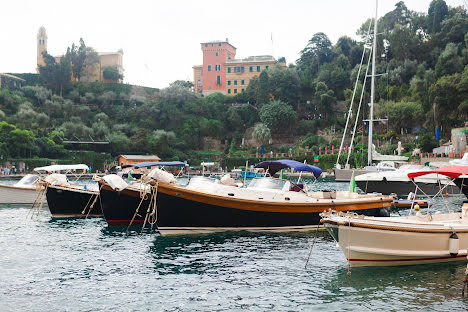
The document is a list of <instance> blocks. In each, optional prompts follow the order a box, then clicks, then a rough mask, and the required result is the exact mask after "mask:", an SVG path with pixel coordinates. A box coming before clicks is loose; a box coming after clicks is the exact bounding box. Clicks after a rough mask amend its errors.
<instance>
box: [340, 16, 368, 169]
mask: <svg viewBox="0 0 468 312" xmlns="http://www.w3.org/2000/svg"><path fill="white" fill-rule="evenodd" d="M371 24H372V23H369V28H368V29H367V35H366V42H365V43H364V49H363V50H362V56H361V64H360V65H359V70H358V73H357V76H356V82H355V83H354V91H353V96H352V97H351V102H350V103H349V111H348V117H347V118H346V125H345V129H344V132H343V137H342V138H341V144H340V149H339V150H338V157H337V158H336V165H338V162H339V161H340V156H341V151H342V150H343V143H344V139H345V136H346V131H347V130H348V124H349V119H350V118H351V113H352V108H353V103H354V96H355V95H356V89H357V84H358V82H359V77H360V76H361V68H362V63H363V62H364V55H365V54H366V50H367V48H366V44H367V43H368V42H369V38H370V28H371Z"/></svg>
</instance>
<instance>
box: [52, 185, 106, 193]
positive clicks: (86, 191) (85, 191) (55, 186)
mask: <svg viewBox="0 0 468 312" xmlns="http://www.w3.org/2000/svg"><path fill="white" fill-rule="evenodd" d="M48 187H49V188H54V189H62V190H66V191H74V192H79V193H86V194H90V195H96V194H99V191H91V190H85V189H79V188H75V187H73V186H63V185H49V186H48Z"/></svg>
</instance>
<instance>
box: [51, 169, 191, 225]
mask: <svg viewBox="0 0 468 312" xmlns="http://www.w3.org/2000/svg"><path fill="white" fill-rule="evenodd" d="M155 163H157V166H179V167H183V166H185V163H183V162H142V163H136V164H132V165H126V166H125V167H126V168H127V169H129V170H130V169H132V168H135V169H139V168H146V167H152V166H154V165H155ZM80 166H81V167H80V168H79V169H81V170H83V171H86V170H88V166H86V165H80ZM48 169H49V170H48V171H51V170H53V169H55V167H54V166H49V167H48ZM77 169H78V168H75V170H77ZM128 172H130V171H128ZM140 174H141V173H140ZM135 175H136V174H135ZM53 177H54V175H50V176H47V177H46V178H45V181H44V182H45V183H44V185H45V186H47V187H46V188H45V191H46V197H47V204H48V206H49V210H50V213H51V214H52V217H54V218H71V217H88V216H89V217H102V215H103V214H102V209H101V201H100V200H99V199H98V196H99V187H98V185H97V184H89V183H88V184H83V183H77V182H74V183H73V182H72V183H68V180H67V179H66V177H64V176H63V175H61V176H57V175H55V177H57V178H58V179H53ZM79 177H80V175H77V179H78V178H79Z"/></svg>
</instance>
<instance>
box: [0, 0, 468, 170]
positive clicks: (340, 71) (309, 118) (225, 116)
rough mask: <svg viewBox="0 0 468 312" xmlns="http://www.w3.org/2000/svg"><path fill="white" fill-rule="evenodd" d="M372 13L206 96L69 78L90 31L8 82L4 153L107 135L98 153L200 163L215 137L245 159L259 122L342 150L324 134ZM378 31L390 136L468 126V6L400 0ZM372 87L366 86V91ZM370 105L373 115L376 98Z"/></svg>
mask: <svg viewBox="0 0 468 312" xmlns="http://www.w3.org/2000/svg"><path fill="white" fill-rule="evenodd" d="M372 22H373V21H372V19H369V20H367V21H364V23H363V24H362V26H361V27H360V28H359V29H358V30H357V34H358V35H359V36H360V38H361V39H360V40H358V41H356V40H354V39H351V38H349V37H341V38H339V39H338V41H337V42H336V44H334V45H333V44H332V43H331V42H330V40H329V38H328V37H327V35H326V34H325V33H322V32H320V33H317V34H315V35H313V37H312V38H311V39H310V40H309V41H308V42H306V43H305V47H304V49H303V50H302V51H301V53H300V55H301V56H300V58H299V59H298V60H297V61H296V62H295V65H293V64H291V65H289V66H288V67H287V68H286V69H283V68H280V67H272V68H270V69H268V70H265V71H263V72H262V73H261V74H260V75H259V76H258V77H257V78H255V79H253V80H252V81H251V82H250V84H249V86H248V88H247V89H246V91H245V92H244V93H242V94H239V95H237V96H235V97H226V96H224V95H222V94H219V93H218V94H213V95H210V96H206V97H203V96H202V95H200V94H197V93H194V92H192V91H191V87H192V84H191V83H190V82H186V81H176V82H174V83H172V84H171V85H170V86H169V87H167V88H165V89H162V90H158V89H151V88H142V87H134V86H133V87H132V86H130V85H125V84H117V83H99V82H93V83H88V82H71V81H70V80H71V77H72V73H73V76H74V77H78V78H79V76H80V74H79V73H80V71H84V70H85V69H86V62H85V61H84V62H83V63H80V62H82V61H83V57H84V59H86V57H87V56H88V55H89V56H90V57H91V56H92V55H93V54H92V49H88V48H86V47H85V46H84V41H83V40H81V41H80V47H79V48H78V47H75V46H74V45H73V46H72V48H71V49H69V52H67V54H66V55H65V56H64V57H63V58H62V60H61V61H60V62H58V63H57V62H56V61H55V60H54V59H53V58H49V57H48V56H47V55H44V56H45V59H46V66H44V67H41V69H40V70H41V74H40V79H39V80H38V79H37V77H34V75H29V76H32V77H29V76H28V77H29V78H27V81H28V82H29V85H26V86H24V87H22V88H20V89H11V90H9V89H0V109H1V110H0V120H1V122H0V151H1V156H2V157H3V159H4V160H6V159H9V158H16V159H17V158H34V157H39V158H52V159H60V158H62V159H71V155H72V154H73V153H76V152H75V151H73V150H77V149H78V150H89V149H91V150H96V149H95V147H92V146H90V145H75V147H74V148H73V147H70V146H68V145H67V146H66V147H67V148H65V145H64V143H63V141H64V140H74V141H108V142H111V144H110V145H108V147H105V148H103V149H102V150H99V149H98V150H97V151H98V152H104V153H106V154H107V155H109V158H110V156H115V155H117V154H121V153H155V154H158V155H159V156H160V157H161V158H162V159H165V160H170V159H173V160H188V161H193V162H197V161H200V160H204V159H207V158H208V157H209V153H208V154H207V153H204V152H203V151H202V146H203V144H202V141H203V138H204V137H210V138H212V139H216V140H219V141H220V142H221V143H222V144H221V146H222V147H223V148H222V150H221V151H219V154H221V158H229V157H242V156H243V153H246V154H245V155H247V153H252V152H254V150H247V149H245V150H242V149H241V148H240V144H241V140H242V138H243V137H245V132H246V130H247V129H248V128H251V127H255V126H256V130H257V128H258V130H257V132H255V130H254V135H258V137H257V139H258V140H257V141H258V145H261V144H268V140H269V138H270V137H273V139H274V138H275V137H284V136H298V137H299V136H300V137H301V138H302V139H301V140H298V141H297V144H296V146H293V147H294V149H297V148H312V150H317V148H318V147H319V146H323V147H324V146H326V145H330V144H334V146H335V148H336V147H337V140H335V141H334V142H329V141H327V140H324V139H323V138H322V137H319V136H317V134H318V133H324V132H329V131H330V129H331V128H334V129H336V130H337V131H338V132H339V131H341V129H343V128H344V123H345V117H344V116H345V112H346V111H347V107H349V104H350V101H351V96H352V90H353V88H354V83H355V81H356V76H357V73H358V67H359V64H360V62H361V56H362V53H363V49H364V45H365V42H366V40H367V35H368V29H369V25H370V24H371V23H372ZM370 28H371V30H372V27H370ZM378 33H379V35H378V42H377V46H378V51H377V69H376V73H380V74H384V75H382V76H379V78H377V80H376V108H375V110H376V117H382V118H387V117H388V119H389V128H388V132H387V133H383V134H382V135H381V139H382V140H387V141H388V142H391V141H392V140H393V142H395V139H397V138H399V137H400V136H402V135H406V134H407V133H408V134H411V133H413V134H419V137H420V138H421V140H420V142H418V143H413V145H414V146H416V145H421V146H422V147H423V148H424V149H426V150H429V149H430V148H432V147H434V146H435V143H436V142H435V139H434V129H435V128H436V127H438V128H439V129H440V131H441V136H442V138H444V139H446V140H447V139H449V136H450V130H451V128H452V127H457V126H463V125H464V122H465V120H466V119H467V114H468V66H467V65H468V16H467V14H466V10H465V9H463V8H462V7H457V8H452V7H448V6H447V4H446V3H445V2H444V1H443V0H434V1H432V2H431V4H430V6H429V8H428V10H427V12H425V13H420V12H413V11H410V10H408V9H407V7H406V6H405V4H404V2H403V1H402V2H399V3H397V4H396V6H395V9H394V10H393V11H391V12H388V13H387V14H385V15H384V16H383V17H381V18H380V20H379V29H378ZM370 35H371V36H372V34H370ZM90 51H91V52H90ZM74 53H75V54H74ZM80 53H82V55H81V56H82V57H81V58H80V57H79V54H80ZM364 63H365V64H367V55H366V56H365V61H364ZM79 65H81V67H80V66H79ZM364 74H365V68H364V69H363V70H362V72H361V75H364ZM118 78H121V77H116V79H118ZM361 81H362V80H361ZM367 83H370V82H369V79H368V82H367ZM362 88H363V86H362V84H360V85H359V86H358V90H357V94H360V93H361V92H360V90H362ZM365 90H366V91H365V93H364V94H365V98H364V100H363V103H368V102H369V101H370V100H369V91H368V90H370V88H369V87H368V86H366V88H365ZM357 101H359V96H357V97H356V98H355V102H357ZM361 114H362V116H365V118H367V116H368V107H367V105H363V108H362V110H361ZM259 123H261V124H262V125H259ZM259 126H260V127H259ZM262 127H263V128H262ZM265 128H267V129H265ZM360 129H361V132H360V134H361V136H358V137H357V138H356V142H355V143H359V142H361V139H362V135H365V130H364V131H363V130H362V129H364V127H360ZM337 135H339V134H337ZM355 145H357V148H361V149H362V146H361V147H360V146H359V144H355ZM288 149H289V146H288V147H277V148H276V151H282V152H285V151H287V150H288ZM269 150H271V148H270V149H269ZM73 155H75V154H73Z"/></svg>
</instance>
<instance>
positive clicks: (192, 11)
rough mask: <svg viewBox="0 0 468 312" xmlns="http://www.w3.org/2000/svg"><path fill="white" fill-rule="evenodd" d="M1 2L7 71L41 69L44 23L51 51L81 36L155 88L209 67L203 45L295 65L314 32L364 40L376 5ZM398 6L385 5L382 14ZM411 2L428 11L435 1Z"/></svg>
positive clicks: (366, 1)
mask: <svg viewBox="0 0 468 312" xmlns="http://www.w3.org/2000/svg"><path fill="white" fill-rule="evenodd" d="M445 1H446V3H447V4H448V5H449V6H462V5H464V4H465V2H466V0H445ZM2 2H3V3H2V5H1V9H0V29H1V31H0V34H1V36H2V37H3V38H2V40H1V42H2V43H1V44H0V72H3V73H26V72H35V70H36V55H37V50H36V36H37V32H38V30H39V27H41V26H44V27H45V28H46V31H47V36H48V52H49V53H50V54H52V55H61V54H63V53H64V52H65V51H66V49H67V47H68V46H71V44H72V43H73V42H75V43H78V42H79V39H80V38H83V39H84V41H85V43H86V45H87V46H91V47H93V48H94V49H95V50H96V51H98V52H116V51H117V50H119V49H123V51H124V55H123V67H124V70H125V72H124V82H125V83H129V84H136V85H141V86H147V87H155V88H165V87H167V86H168V85H169V84H170V83H171V82H173V81H175V80H190V81H192V80H193V69H192V66H193V65H199V64H201V63H202V52H201V47H200V43H201V42H207V41H211V40H225V39H226V38H228V39H229V42H230V43H231V44H232V45H234V46H235V47H236V48H237V54H236V58H244V57H248V56H252V55H273V56H274V57H276V58H278V57H281V56H284V57H286V61H287V63H294V62H295V61H296V60H297V59H298V58H299V52H300V51H301V50H302V49H303V48H304V47H305V46H306V45H307V42H308V40H309V39H310V38H311V37H312V36H313V35H314V34H315V33H317V32H323V33H325V34H326V35H327V36H328V37H329V38H330V40H331V42H332V43H333V44H334V43H336V41H337V40H338V38H339V37H341V36H344V35H346V36H349V37H352V38H355V39H357V37H356V35H355V34H356V30H357V29H358V28H359V27H360V26H361V24H362V23H364V22H365V21H366V19H367V18H369V17H374V15H375V0H354V1H350V0H327V1H323V0H288V1H284V0H237V1H229V2H227V1H222V0H221V1H220V0H198V1H194V0H168V1H164V0H135V1H122V0H112V1H108V0H97V1H96V0H93V1H90V0H80V1H73V2H72V1H52V0H42V1H37V0H31V1H29V0H28V1H25V0H16V1H2ZM397 2H398V0H380V1H379V7H378V14H379V16H382V15H384V14H385V13H387V12H389V11H391V10H393V9H394V7H395V4H396V3H397ZM404 2H405V4H406V6H407V7H408V8H409V9H410V10H413V11H418V12H427V9H428V7H429V4H430V2H431V0H406V1H404ZM5 37H6V38H5Z"/></svg>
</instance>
